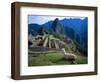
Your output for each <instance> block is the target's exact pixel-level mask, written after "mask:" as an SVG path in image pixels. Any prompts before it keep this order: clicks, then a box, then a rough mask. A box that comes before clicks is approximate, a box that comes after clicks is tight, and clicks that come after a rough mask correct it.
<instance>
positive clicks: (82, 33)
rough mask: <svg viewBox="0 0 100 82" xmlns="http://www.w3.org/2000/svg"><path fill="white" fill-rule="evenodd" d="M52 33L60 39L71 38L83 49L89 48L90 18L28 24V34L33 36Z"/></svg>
mask: <svg viewBox="0 0 100 82" xmlns="http://www.w3.org/2000/svg"><path fill="white" fill-rule="evenodd" d="M44 32H45V33H51V34H54V35H56V36H59V37H66V38H67V37H69V38H70V39H72V40H73V41H76V42H77V43H78V44H79V45H80V46H81V47H83V48H87V40H88V39H87V38H88V37H87V34H88V18H87V17H85V18H84V19H80V18H65V19H62V20H59V19H58V18H56V19H55V20H54V21H48V22H46V23H44V24H42V25H39V24H28V34H31V35H33V36H36V35H42V34H43V33H44Z"/></svg>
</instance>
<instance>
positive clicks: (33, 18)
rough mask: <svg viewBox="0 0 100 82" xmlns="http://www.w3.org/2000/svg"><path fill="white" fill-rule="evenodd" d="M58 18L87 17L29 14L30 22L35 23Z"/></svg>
mask: <svg viewBox="0 0 100 82" xmlns="http://www.w3.org/2000/svg"><path fill="white" fill-rule="evenodd" d="M56 18H59V20H62V19H64V18H67V19H68V18H69V19H70V18H80V19H82V20H83V19H84V18H85V17H56V16H37V15H29V16H28V24H31V23H35V24H40V25H41V24H44V23H46V22H48V21H52V20H55V19H56Z"/></svg>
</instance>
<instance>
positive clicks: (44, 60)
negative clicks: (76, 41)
mask: <svg viewBox="0 0 100 82" xmlns="http://www.w3.org/2000/svg"><path fill="white" fill-rule="evenodd" d="M71 62H72V61H69V60H66V59H65V58H64V55H63V54H62V53H61V52H55V53H48V54H41V55H39V56H37V57H33V56H32V55H30V54H29V56H28V66H46V65H69V64H71ZM75 63H76V64H87V57H86V56H84V55H82V54H81V55H80V54H77V59H76V60H75Z"/></svg>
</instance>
